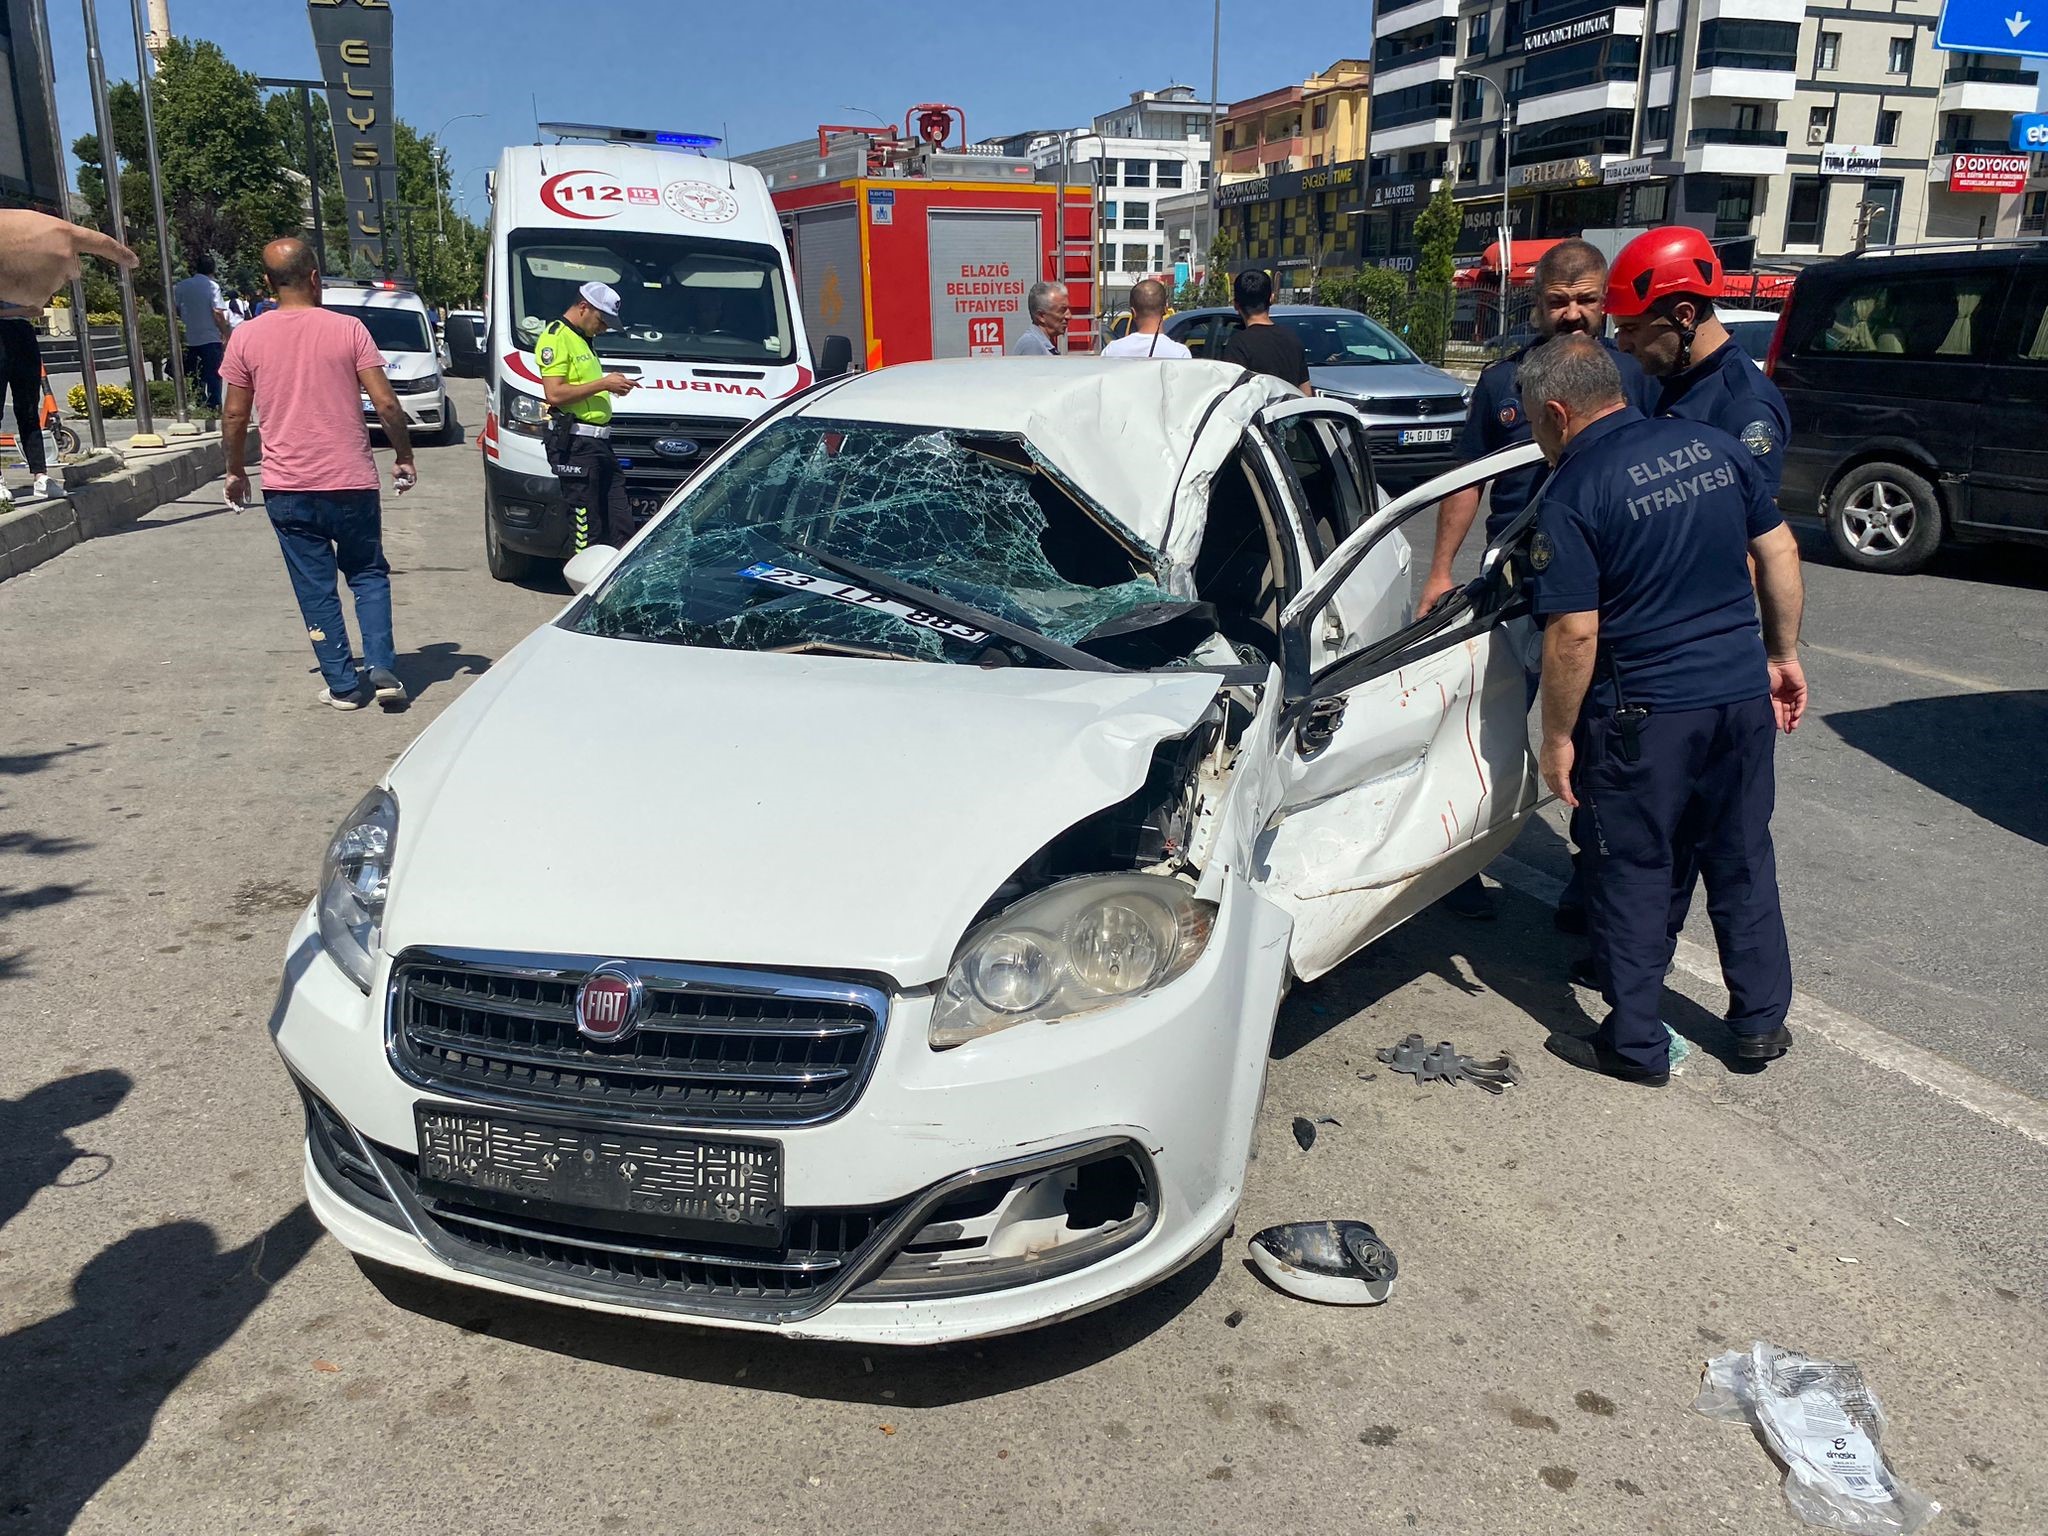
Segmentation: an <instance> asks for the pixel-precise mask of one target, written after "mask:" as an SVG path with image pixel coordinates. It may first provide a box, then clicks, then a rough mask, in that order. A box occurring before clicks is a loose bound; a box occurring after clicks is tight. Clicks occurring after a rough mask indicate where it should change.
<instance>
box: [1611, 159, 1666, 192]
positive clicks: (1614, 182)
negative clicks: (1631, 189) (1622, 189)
mask: <svg viewBox="0 0 2048 1536" xmlns="http://www.w3.org/2000/svg"><path fill="white" fill-rule="evenodd" d="M1653 163H1654V157H1653V156H1650V155H1644V156H1643V157H1642V158H1640V159H1637V160H1618V161H1616V162H1615V163H1614V164H1612V165H1603V166H1601V167H1600V184H1601V185H1602V186H1606V187H1618V186H1620V185H1622V184H1623V183H1624V182H1630V181H1648V180H1649V179H1650V166H1651V165H1652V164H1653Z"/></svg>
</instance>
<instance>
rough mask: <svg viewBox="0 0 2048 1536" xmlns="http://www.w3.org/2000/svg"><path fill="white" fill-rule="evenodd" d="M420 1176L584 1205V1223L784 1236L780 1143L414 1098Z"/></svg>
mask: <svg viewBox="0 0 2048 1536" xmlns="http://www.w3.org/2000/svg"><path fill="white" fill-rule="evenodd" d="M413 1119H414V1122H415V1125H416V1127H417V1129H418V1132H419V1146H420V1180H421V1183H422V1184H423V1185H426V1186H428V1187H429V1188H438V1189H439V1190H440V1191H441V1192H442V1193H444V1194H449V1195H453V1196H454V1197H456V1198H460V1199H462V1200H465V1201H468V1202H470V1203H474V1204H479V1205H496V1206H498V1207H500V1208H504V1209H512V1210H519V1211H523V1212H525V1213H526V1214H528V1215H536V1216H545V1215H546V1213H545V1212H544V1211H540V1210H536V1209H535V1207H536V1206H555V1207H573V1208H575V1209H577V1210H580V1211H585V1212H589V1213H592V1218H593V1219H592V1220H591V1225H593V1226H606V1227H613V1228H620V1227H623V1228H626V1229H628V1230H639V1231H661V1232H668V1233H675V1234H678V1235H688V1236H700V1237H715V1238H718V1239H720V1240H722V1241H725V1242H734V1243H774V1242H779V1241H780V1240H781V1235H782V1216H783V1211H782V1148H781V1146H780V1145H779V1144H778V1143H776V1142H772V1141H723V1140H721V1141H705V1140H701V1139H699V1138H697V1137H694V1136H657V1135H650V1134H648V1133H646V1132H642V1131H623V1130H590V1129H586V1128H584V1127H582V1126H574V1125H560V1124H552V1123H549V1122H546V1121H538V1120H511V1119H506V1118H504V1117H502V1116H498V1115H480V1114H474V1113H470V1112H467V1111H463V1110H451V1109H448V1108H447V1107H446V1106H444V1105H438V1104H416V1105H414V1106H413Z"/></svg>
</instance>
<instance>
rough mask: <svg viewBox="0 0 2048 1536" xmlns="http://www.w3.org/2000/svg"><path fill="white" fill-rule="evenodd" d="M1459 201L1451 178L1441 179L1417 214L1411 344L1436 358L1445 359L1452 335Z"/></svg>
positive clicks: (1434, 359) (1409, 337) (1423, 353)
mask: <svg viewBox="0 0 2048 1536" xmlns="http://www.w3.org/2000/svg"><path fill="white" fill-rule="evenodd" d="M1459 222H1460V220H1459V215H1458V204H1457V201H1456V199H1454V198H1453V197H1452V196H1451V183H1450V178H1449V177H1446V178H1444V180H1442V181H1440V182H1439V183H1437V189H1436V195H1435V196H1434V197H1432V198H1431V199H1430V200H1429V205H1428V206H1427V207H1426V208H1424V209H1423V210H1422V212H1420V213H1419V214H1417V215H1416V216H1415V251H1416V258H1415V285H1416V293H1415V308H1414V312H1413V313H1412V314H1411V315H1410V317H1409V322H1408V345H1410V346H1411V347H1413V348H1414V349H1415V350H1416V351H1417V352H1419V353H1421V354H1422V355H1423V356H1424V357H1425V358H1428V359H1429V360H1431V361H1432V362H1442V361H1443V356H1444V343H1445V342H1446V341H1447V340H1448V339H1449V334H1450V316H1451V277H1452V274H1453V272H1454V270H1455V268H1454V265H1453V262H1452V252H1453V251H1454V250H1455V249H1456V247H1457V244H1458V227H1459Z"/></svg>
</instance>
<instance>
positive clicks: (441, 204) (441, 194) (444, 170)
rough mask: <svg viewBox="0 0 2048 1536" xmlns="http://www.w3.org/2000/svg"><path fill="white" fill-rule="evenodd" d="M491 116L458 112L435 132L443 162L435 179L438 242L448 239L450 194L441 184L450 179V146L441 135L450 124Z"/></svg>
mask: <svg viewBox="0 0 2048 1536" xmlns="http://www.w3.org/2000/svg"><path fill="white" fill-rule="evenodd" d="M490 115H491V114H490V113H488V112H458V113H456V114H455V115H454V116H453V117H451V118H449V119H448V121H447V122H445V123H443V124H442V125H441V126H440V127H439V128H437V129H435V130H434V155H435V158H437V159H438V160H439V161H440V162H441V165H440V172H439V174H438V175H436V176H435V177H434V237H435V238H436V239H438V240H446V239H447V238H448V194H447V193H446V192H445V191H444V190H442V187H441V183H442V182H443V181H445V180H446V179H447V177H448V146H447V145H446V144H445V143H444V142H443V141H442V139H441V135H442V134H444V133H446V132H447V131H448V129H449V126H450V124H454V123H459V122H462V121H464V120H465V119H468V118H479V119H481V118H487V117H489V116H490Z"/></svg>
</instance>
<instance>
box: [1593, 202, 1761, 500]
mask: <svg viewBox="0 0 2048 1536" xmlns="http://www.w3.org/2000/svg"><path fill="white" fill-rule="evenodd" d="M1724 286H1725V281H1724V278H1723V275H1722V271H1721V258H1720V257H1718V256H1716V255H1715V254H1714V248H1713V246H1712V245H1710V244H1708V243H1707V237H1706V236H1705V235H1703V234H1701V233H1700V232H1699V231H1698V230H1696V229H1687V228H1684V227H1682V226H1679V225H1675V224H1672V225H1666V226H1665V227H1664V228H1662V229H1653V230H1650V231H1648V232H1647V233H1645V234H1640V235H1638V236H1636V237H1635V239H1633V240H1631V241H1629V243H1628V244H1627V245H1625V246H1623V247H1622V248H1621V254H1620V255H1619V256H1616V257H1615V258H1614V266H1613V269H1612V270H1611V271H1609V272H1608V274H1607V313H1608V315H1609V316H1611V317H1612V318H1613V320H1614V328H1615V339H1616V341H1618V342H1619V343H1620V345H1621V349H1622V350H1623V351H1624V352H1627V353H1628V354H1630V355H1631V356H1632V357H1634V358H1635V360H1636V361H1637V362H1639V363H1641V364H1642V365H1643V372H1645V373H1647V374H1649V375H1650V377H1651V378H1652V379H1654V380H1656V381H1657V383H1658V385H1659V386H1660V389H1659V393H1658V398H1657V404H1656V409H1655V411H1654V412H1653V413H1652V414H1654V415H1658V416H1676V417H1679V418H1680V419H1682V420H1685V421H1704V422H1706V423H1708V424H1709V425H1710V426H1716V427H1719V428H1720V429H1721V430H1722V431H1723V432H1726V433H1727V434H1728V435H1729V436H1730V437H1732V438H1735V439H1736V440H1737V441H1739V442H1740V443H1741V444H1742V446H1743V447H1745V448H1747V449H1748V450H1749V452H1750V455H1751V456H1752V457H1753V458H1754V459H1755V460H1756V465H1757V468H1758V469H1759V470H1761V471H1762V472H1763V477H1764V483H1765V484H1766V485H1768V486H1769V487H1770V492H1771V496H1772V498H1773V499H1776V497H1777V494H1778V485H1779V483H1780V482H1781V481H1782V480H1783V479H1784V478H1785V441H1786V438H1787V437H1788V436H1789V435H1790V433H1791V427H1792V418H1791V416H1790V414H1789V413H1788V412H1787V411H1786V409H1785V397H1784V396H1783V395H1782V394H1780V393H1779V392H1778V386H1777V385H1775V384H1773V383H1772V382H1771V380H1770V376H1769V375H1768V374H1766V373H1765V372H1764V371H1763V369H1761V368H1759V367H1758V366H1757V365H1756V363H1755V362H1754V361H1753V360H1752V359H1751V358H1750V356H1749V354H1748V353H1746V352H1744V351H1743V350H1742V348H1740V347H1738V346H1737V345H1736V344H1735V340H1734V338H1733V337H1731V336H1730V335H1729V334H1728V328H1727V327H1726V326H1724V325H1722V324H1721V322H1720V321H1719V320H1717V319H1715V318H1714V300H1716V299H1718V298H1719V297H1720V296H1721V292H1722V289H1723V287H1724Z"/></svg>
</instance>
